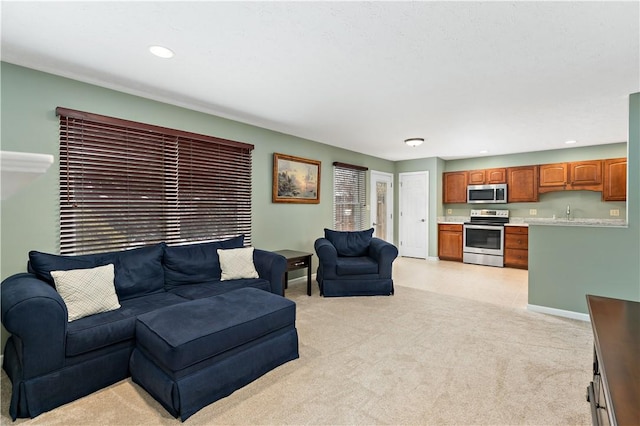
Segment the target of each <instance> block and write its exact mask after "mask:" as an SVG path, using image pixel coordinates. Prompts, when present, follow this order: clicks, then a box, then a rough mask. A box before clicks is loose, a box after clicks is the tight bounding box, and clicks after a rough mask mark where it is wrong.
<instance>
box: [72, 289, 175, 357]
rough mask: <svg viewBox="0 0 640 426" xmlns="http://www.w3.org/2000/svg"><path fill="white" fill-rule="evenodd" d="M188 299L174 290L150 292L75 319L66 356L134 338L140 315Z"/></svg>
mask: <svg viewBox="0 0 640 426" xmlns="http://www.w3.org/2000/svg"><path fill="white" fill-rule="evenodd" d="M186 301H187V300H186V299H184V298H182V297H179V296H176V295H175V294H171V293H165V292H162V293H157V294H150V295H146V296H142V297H136V298H132V299H128V300H124V301H122V302H121V303H120V304H121V307H120V309H117V310H115V311H110V312H104V313H100V314H96V315H91V316H89V317H85V318H82V319H79V320H77V321H73V322H71V323H69V326H68V328H67V342H66V343H67V344H66V350H65V355H67V356H75V355H80V354H83V353H86V352H89V351H93V350H96V349H100V348H103V347H106V346H109V345H113V344H115V343H119V342H123V341H126V340H130V339H133V338H134V336H135V325H136V318H137V317H138V315H141V314H143V313H147V312H151V311H153V310H156V309H159V308H163V307H166V306H170V305H175V304H178V303H184V302H186Z"/></svg>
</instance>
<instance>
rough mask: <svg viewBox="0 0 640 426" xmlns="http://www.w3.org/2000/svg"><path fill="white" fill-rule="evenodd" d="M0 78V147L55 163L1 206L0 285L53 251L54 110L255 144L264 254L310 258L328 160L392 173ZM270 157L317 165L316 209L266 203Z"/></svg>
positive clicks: (348, 157)
mask: <svg viewBox="0 0 640 426" xmlns="http://www.w3.org/2000/svg"><path fill="white" fill-rule="evenodd" d="M0 72H1V79H2V80H1V82H2V86H1V87H2V92H1V102H2V104H1V106H2V115H1V119H2V131H1V138H2V139H1V148H2V149H3V150H7V151H25V152H35V153H44V154H53V155H54V157H55V158H56V161H55V162H54V165H53V166H52V167H51V168H50V169H49V170H48V171H47V173H46V174H45V175H44V176H42V177H40V178H38V179H37V180H36V181H34V182H33V183H31V184H30V185H29V186H28V187H26V188H24V189H23V190H22V191H20V192H19V193H17V194H15V195H14V196H12V197H11V198H9V199H7V200H4V201H3V202H2V207H1V209H2V210H1V218H2V222H1V225H0V229H1V231H2V235H1V240H0V247H1V252H0V278H1V279H4V278H6V277H7V276H9V275H12V274H14V273H17V272H23V271H24V270H25V268H26V261H27V254H28V252H29V250H39V251H44V252H51V253H55V252H57V251H58V201H57V199H58V170H59V169H58V162H57V157H58V118H57V117H56V115H55V108H56V107H57V106H62V107H67V108H72V109H77V110H81V111H88V112H92V113H96V114H103V115H108V116H113V117H119V118H124V119H127V120H134V121H140V122H144V123H149V124H156V125H160V126H164V127H171V128H176V129H181V130H186V131H190V132H195V133H202V134H207V135H212V136H218V137H222V138H226V139H232V140H238V141H242V142H247V143H251V144H254V145H255V149H254V151H253V196H252V203H253V245H254V246H256V247H259V248H263V249H267V250H278V249H284V248H290V249H294V250H305V251H310V252H313V242H314V241H315V239H316V238H317V237H318V236H321V235H323V228H324V227H331V225H332V217H333V213H332V212H333V197H332V194H333V167H332V164H333V162H334V161H340V162H344V163H351V164H357V165H361V166H366V167H368V168H369V169H370V170H378V171H382V172H387V173H393V172H394V170H395V165H394V163H393V162H391V161H387V160H382V159H380V158H376V157H372V156H368V155H364V154H360V153H356V152H353V151H348V150H344V149H340V148H336V147H332V146H329V145H325V144H322V143H317V142H313V141H309V140H305V139H301V138H297V137H294V136H290V135H285V134H282V133H278V132H274V131H270V130H266V129H262V128H259V127H255V126H251V125H247V124H242V123H239V122H236V121H232V120H227V119H224V118H220V117H216V116H213V115H210V114H205V113H201V112H196V111H192V110H188V109H185V108H180V107H176V106H173V105H169V104H165V103H161V102H156V101H152V100H148V99H144V98H141V97H137V96H132V95H127V94H125V93H122V92H117V91H114V90H110V89H105V88H101V87H97V86H94V85H90V84H85V83H82V82H78V81H75V80H71V79H67V78H63V77H58V76H55V75H51V74H47V73H43V72H39V71H35V70H32V69H28V68H23V67H19V66H16V65H13V64H9V63H5V62H3V63H1V70H0ZM274 152H279V153H284V154H289V155H295V156H299V157H305V158H311V159H314V160H320V161H321V162H322V169H321V185H320V204H274V203H272V202H271V188H272V179H271V176H272V167H273V153H274ZM314 257H315V256H314Z"/></svg>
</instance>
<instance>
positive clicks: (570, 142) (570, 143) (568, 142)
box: [564, 141, 577, 145]
mask: <svg viewBox="0 0 640 426" xmlns="http://www.w3.org/2000/svg"><path fill="white" fill-rule="evenodd" d="M576 142H577V141H564V143H566V144H567V145H573V144H574V143H576Z"/></svg>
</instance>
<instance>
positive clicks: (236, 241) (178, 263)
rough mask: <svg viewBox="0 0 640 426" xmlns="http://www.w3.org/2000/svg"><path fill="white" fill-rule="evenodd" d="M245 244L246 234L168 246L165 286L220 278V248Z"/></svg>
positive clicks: (166, 251) (165, 255) (165, 261)
mask: <svg viewBox="0 0 640 426" xmlns="http://www.w3.org/2000/svg"><path fill="white" fill-rule="evenodd" d="M243 246H244V235H239V236H237V237H235V238H231V239H229V240H224V241H215V242H210V243H199V244H188V245H184V246H175V247H167V248H166V250H165V253H164V279H165V286H166V287H167V288H172V287H176V286H180V285H185V284H196V283H202V282H208V281H213V280H220V275H221V269H220V260H219V258H218V253H217V250H218V249H232V248H240V247H243Z"/></svg>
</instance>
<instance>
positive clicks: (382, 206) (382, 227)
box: [369, 170, 393, 243]
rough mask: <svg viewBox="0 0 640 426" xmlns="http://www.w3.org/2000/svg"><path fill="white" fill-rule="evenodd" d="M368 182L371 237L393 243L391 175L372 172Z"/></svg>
mask: <svg viewBox="0 0 640 426" xmlns="http://www.w3.org/2000/svg"><path fill="white" fill-rule="evenodd" d="M370 181H371V190H370V191H369V197H370V204H369V205H370V206H371V214H370V217H371V226H372V227H373V229H374V233H373V236H374V237H377V238H380V239H383V240H385V241H388V242H390V243H393V175H392V174H390V173H384V172H376V171H373V170H372V171H371V179H370Z"/></svg>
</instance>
